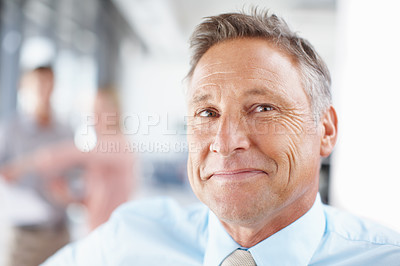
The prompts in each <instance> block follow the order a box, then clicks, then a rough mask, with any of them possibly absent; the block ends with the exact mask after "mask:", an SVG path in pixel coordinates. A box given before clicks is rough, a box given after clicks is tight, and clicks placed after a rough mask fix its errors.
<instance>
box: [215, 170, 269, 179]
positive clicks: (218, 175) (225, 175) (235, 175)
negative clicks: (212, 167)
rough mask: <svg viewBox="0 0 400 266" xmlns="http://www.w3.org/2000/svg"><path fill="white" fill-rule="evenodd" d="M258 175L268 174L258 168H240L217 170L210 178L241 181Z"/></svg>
mask: <svg viewBox="0 0 400 266" xmlns="http://www.w3.org/2000/svg"><path fill="white" fill-rule="evenodd" d="M258 175H268V174H267V173H266V172H264V171H262V170H258V169H238V170H229V171H216V172H214V173H213V174H212V175H211V176H210V177H209V178H208V179H211V178H212V179H217V180H221V181H241V180H245V179H248V178H252V177H255V176H258Z"/></svg>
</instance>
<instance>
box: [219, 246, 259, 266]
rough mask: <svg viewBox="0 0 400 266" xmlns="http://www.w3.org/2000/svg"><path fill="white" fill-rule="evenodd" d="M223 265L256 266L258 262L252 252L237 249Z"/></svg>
mask: <svg viewBox="0 0 400 266" xmlns="http://www.w3.org/2000/svg"><path fill="white" fill-rule="evenodd" d="M221 266H256V262H255V261H254V259H253V257H252V256H251V254H250V252H248V251H247V250H242V249H237V250H235V251H234V252H232V253H231V254H230V255H229V256H228V257H227V258H226V259H225V260H224V261H223V262H222V263H221Z"/></svg>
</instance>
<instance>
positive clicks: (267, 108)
mask: <svg viewBox="0 0 400 266" xmlns="http://www.w3.org/2000/svg"><path fill="white" fill-rule="evenodd" d="M273 110H275V108H274V107H272V106H270V105H259V106H257V107H256V109H255V111H256V112H259V113H261V112H268V111H273Z"/></svg>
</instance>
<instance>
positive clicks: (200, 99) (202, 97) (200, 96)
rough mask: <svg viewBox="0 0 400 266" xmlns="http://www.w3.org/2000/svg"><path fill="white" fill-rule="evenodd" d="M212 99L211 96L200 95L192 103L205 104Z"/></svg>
mask: <svg viewBox="0 0 400 266" xmlns="http://www.w3.org/2000/svg"><path fill="white" fill-rule="evenodd" d="M210 98H211V94H208V93H207V94H199V95H196V96H194V97H193V99H192V100H190V102H191V103H198V102H203V101H206V100H208V99H210Z"/></svg>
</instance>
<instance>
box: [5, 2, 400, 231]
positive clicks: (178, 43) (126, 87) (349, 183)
mask: <svg viewBox="0 0 400 266" xmlns="http://www.w3.org/2000/svg"><path fill="white" fill-rule="evenodd" d="M396 2H397V1H389V0H381V1H377V0H368V1H362V0H264V1H262V0H259V1H256V0H252V1H251V0H249V1H245V0H223V1H212V0H201V1H200V0H85V1H80V0H1V2H0V11H1V13H0V118H1V119H2V120H4V119H7V117H10V115H12V114H13V113H15V112H16V111H17V110H18V108H20V105H21V99H19V97H18V92H17V87H18V82H19V78H20V75H21V74H22V73H23V72H24V71H26V70H28V69H32V68H34V67H37V66H40V65H48V64H51V65H52V66H53V67H54V70H55V75H56V80H55V93H54V95H53V98H52V103H53V109H54V112H55V114H56V115H57V118H58V119H59V120H60V121H63V122H64V123H67V124H69V125H70V126H71V127H72V128H74V129H76V130H78V129H79V128H80V127H81V126H82V125H84V124H85V123H87V119H86V118H87V115H89V114H90V113H91V110H92V105H93V99H94V96H95V95H96V91H97V89H98V88H101V87H107V86H113V87H115V88H117V89H118V92H119V94H120V95H121V96H122V97H121V99H122V106H123V116H122V117H123V118H124V119H125V120H124V122H125V123H124V127H125V128H124V129H123V130H124V131H125V134H126V135H127V136H128V138H129V140H130V142H131V144H132V146H131V150H132V151H133V152H135V153H136V158H137V162H138V163H137V164H136V166H137V167H136V170H135V171H137V176H138V179H139V180H138V187H137V189H136V192H135V194H134V195H133V198H142V197H152V196H155V195H171V196H173V197H176V198H177V199H178V200H180V201H181V202H182V203H183V204H187V203H190V202H195V201H196V199H195V197H194V196H193V194H192V192H191V190H190V188H189V185H188V183H187V181H186V153H187V145H186V142H185V141H186V136H185V112H186V110H185V103H184V93H183V90H184V88H183V83H182V80H183V78H184V76H185V75H186V72H187V70H188V61H189V55H188V38H189V35H190V33H191V32H192V31H193V29H194V27H195V25H196V24H198V23H199V22H200V21H201V19H202V18H203V17H205V16H209V15H215V14H218V13H221V12H229V11H236V10H240V9H242V8H245V9H246V8H247V9H248V8H249V7H251V6H252V5H258V6H259V7H261V8H269V9H271V11H273V12H275V13H277V14H278V15H281V16H283V17H284V18H285V19H286V20H287V22H288V24H289V25H290V26H291V27H292V28H293V29H295V30H296V31H298V32H299V34H300V35H302V36H304V37H306V38H307V39H309V40H310V41H311V43H312V44H313V45H314V46H315V47H316V49H317V51H319V53H320V54H321V55H322V57H323V58H324V59H325V61H326V62H327V64H328V66H329V68H330V70H331V73H332V76H333V96H334V103H335V105H336V107H337V110H338V114H339V132H340V137H339V144H338V146H337V148H336V150H335V152H334V154H333V156H331V158H328V159H325V160H324V161H323V164H322V169H321V185H320V188H321V195H322V198H323V200H324V201H325V202H327V203H329V204H332V205H335V206H338V207H340V208H344V209H348V210H350V211H352V212H355V213H357V214H359V215H361V216H364V217H368V218H370V219H373V220H376V221H378V222H381V223H383V224H385V225H387V226H389V227H392V228H394V229H396V230H398V231H400V212H399V210H398V205H399V204H400V196H399V195H400V193H399V189H400V174H399V171H398V163H399V161H400V155H399V151H400V143H399V137H398V134H399V129H400V127H399V116H400V111H399V109H398V107H397V106H398V104H397V102H398V99H399V97H398V96H399V95H400V93H399V90H400V85H399V81H398V76H399V74H400V67H399V62H400V52H399V49H398V47H397V46H398V43H400V42H399V41H400V39H399V34H397V31H398V29H397V27H398V25H400V18H399V16H398V15H397V14H396V10H398V7H399V6H398V3H396ZM10 141H12V140H10ZM1 197H2V195H1V194H0V199H1ZM1 202H5V201H3V200H2V201H1ZM0 205H1V203H0ZM3 207H4V206H3ZM71 213H72V214H71V215H72V218H71V219H77V220H76V221H73V222H75V223H77V224H78V225H79V217H78V218H76V217H75V218H74V215H75V216H76V215H77V214H76V213H78V214H79V211H78V212H77V211H74V210H72V211H71ZM78 216H79V215H78ZM4 223H6V221H5V219H2V218H1V219H0V226H2V225H1V224H4ZM78 235H79V233H78Z"/></svg>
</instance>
